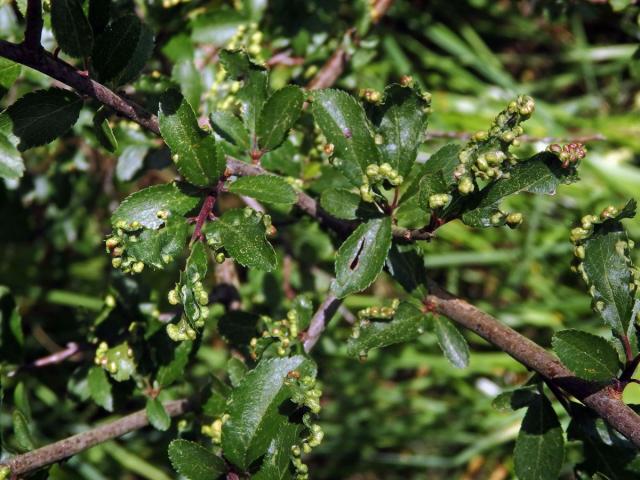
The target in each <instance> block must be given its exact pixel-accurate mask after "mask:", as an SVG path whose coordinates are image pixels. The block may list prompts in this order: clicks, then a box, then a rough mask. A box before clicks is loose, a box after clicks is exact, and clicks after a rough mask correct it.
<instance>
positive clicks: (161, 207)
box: [111, 183, 201, 230]
mask: <svg viewBox="0 0 640 480" xmlns="http://www.w3.org/2000/svg"><path fill="white" fill-rule="evenodd" d="M191 193H192V192H190V191H189V189H188V188H187V187H186V186H185V185H182V184H177V183H167V184H164V185H154V186H152V187H147V188H144V189H142V190H138V191H137V192H135V193H132V194H131V195H129V196H128V197H127V198H125V199H124V200H123V201H122V203H121V204H120V206H119V207H118V208H117V209H116V211H115V212H113V215H111V224H112V225H113V226H114V227H117V225H118V223H120V222H124V223H125V224H127V225H131V223H133V222H138V223H139V224H140V225H141V226H142V227H144V228H151V229H154V230H155V229H158V228H160V227H161V226H162V225H163V224H164V223H165V220H164V219H162V218H161V217H164V216H165V215H164V212H167V215H168V218H171V217H179V216H183V215H185V214H186V213H188V212H189V211H191V210H193V209H194V208H195V207H196V206H197V205H198V203H199V202H200V200H201V199H200V196H198V195H192V194H191ZM158 212H162V213H161V214H160V216H159V214H158Z"/></svg>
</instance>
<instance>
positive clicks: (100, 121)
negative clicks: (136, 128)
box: [93, 107, 130, 180]
mask: <svg viewBox="0 0 640 480" xmlns="http://www.w3.org/2000/svg"><path fill="white" fill-rule="evenodd" d="M93 128H94V129H95V132H96V138H97V139H98V141H99V142H100V145H102V146H103V147H104V148H105V149H107V150H108V151H109V152H115V151H116V150H117V149H118V141H117V140H116V137H115V135H114V134H113V130H112V129H111V125H109V118H108V115H107V112H106V110H105V109H104V108H102V107H101V108H100V109H99V110H98V111H97V113H96V114H95V115H94V117H93ZM129 180H130V178H129Z"/></svg>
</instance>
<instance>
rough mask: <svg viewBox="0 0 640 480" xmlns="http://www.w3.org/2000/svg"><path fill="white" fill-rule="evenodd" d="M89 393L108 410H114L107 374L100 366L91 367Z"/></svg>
mask: <svg viewBox="0 0 640 480" xmlns="http://www.w3.org/2000/svg"><path fill="white" fill-rule="evenodd" d="M87 382H88V384H89V393H90V395H91V398H92V399H93V401H94V402H96V403H97V404H98V405H100V406H101V407H102V408H104V409H105V410H107V411H108V412H113V395H112V394H111V383H110V382H109V379H108V378H107V374H106V373H105V371H104V370H103V369H102V368H100V367H91V369H90V370H89V374H88V375H87Z"/></svg>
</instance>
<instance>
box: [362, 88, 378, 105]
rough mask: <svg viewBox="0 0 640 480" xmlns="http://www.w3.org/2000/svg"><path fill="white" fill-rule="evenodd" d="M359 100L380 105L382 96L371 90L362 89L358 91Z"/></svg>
mask: <svg viewBox="0 0 640 480" xmlns="http://www.w3.org/2000/svg"><path fill="white" fill-rule="evenodd" d="M359 93H360V98H362V99H363V100H366V101H367V102H369V103H373V104H375V105H380V104H381V103H382V94H381V93H380V92H379V91H378V90H374V89H373V88H363V89H361V90H360V92H359Z"/></svg>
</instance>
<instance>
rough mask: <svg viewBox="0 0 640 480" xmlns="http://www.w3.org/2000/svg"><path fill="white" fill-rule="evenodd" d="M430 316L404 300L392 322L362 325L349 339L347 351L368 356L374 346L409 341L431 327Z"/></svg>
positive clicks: (350, 353) (353, 354)
mask: <svg viewBox="0 0 640 480" xmlns="http://www.w3.org/2000/svg"><path fill="white" fill-rule="evenodd" d="M429 322H430V318H429V316H426V315H425V314H424V313H422V312H421V311H420V310H419V309H418V308H416V307H415V306H414V305H412V304H411V303H407V302H402V303H401V304H400V305H399V306H398V309H397V311H396V314H395V315H394V316H393V320H391V321H390V322H368V323H366V324H364V325H361V326H360V329H359V332H358V334H357V336H356V337H352V338H350V339H349V344H348V346H347V351H348V353H349V355H352V356H360V357H363V356H366V355H367V353H368V351H369V350H371V349H372V348H381V347H386V346H388V345H393V344H394V343H402V342H409V341H411V340H414V339H416V338H417V337H419V336H420V335H422V334H423V333H424V332H425V331H426V330H427V328H429Z"/></svg>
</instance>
